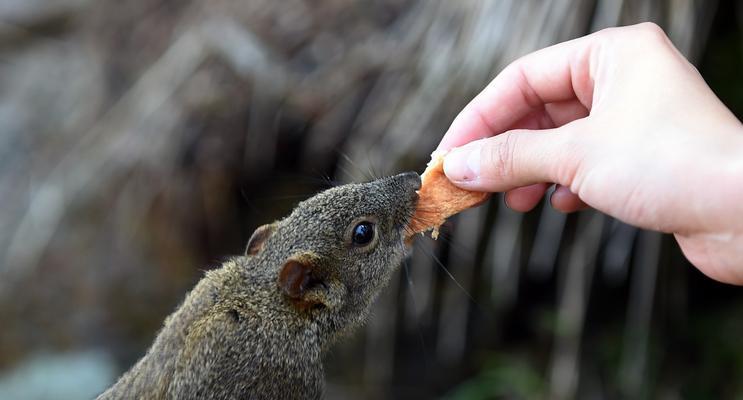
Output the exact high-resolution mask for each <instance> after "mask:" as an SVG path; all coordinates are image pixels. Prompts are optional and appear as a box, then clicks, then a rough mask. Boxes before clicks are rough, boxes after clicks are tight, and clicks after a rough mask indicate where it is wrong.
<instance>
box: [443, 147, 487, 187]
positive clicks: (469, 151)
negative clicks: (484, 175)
mask: <svg viewBox="0 0 743 400" xmlns="http://www.w3.org/2000/svg"><path fill="white" fill-rule="evenodd" d="M444 173H445V174H446V177H447V178H449V179H450V180H452V181H454V182H471V181H474V180H477V178H479V177H480V147H479V146H464V147H460V148H456V149H454V150H452V151H451V152H450V153H449V154H447V155H446V158H445V159H444Z"/></svg>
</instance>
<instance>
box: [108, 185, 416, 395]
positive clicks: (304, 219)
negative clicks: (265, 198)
mask: <svg viewBox="0 0 743 400" xmlns="http://www.w3.org/2000/svg"><path fill="white" fill-rule="evenodd" d="M419 188H420V177H419V176H418V174H417V173H415V172H407V173H403V174H399V175H395V176H392V177H387V178H382V179H378V180H375V181H371V182H369V183H363V184H347V185H342V186H338V187H334V188H331V189H328V190H326V191H323V192H321V193H319V194H317V195H315V196H314V197H311V198H309V199H307V200H305V201H303V202H301V203H299V205H298V206H297V207H296V208H295V209H294V210H293V211H292V213H291V214H290V215H289V216H288V217H286V218H284V219H281V220H279V221H276V222H274V223H271V224H268V225H263V226H261V227H259V228H258V229H256V231H255V232H254V233H253V234H252V236H251V238H250V240H249V241H248V244H247V248H246V250H245V255H244V256H239V257H235V258H232V259H230V260H228V261H226V262H225V263H224V264H223V265H222V266H221V267H220V268H218V269H215V270H211V271H208V272H207V273H206V274H205V276H204V277H203V278H202V279H201V281H199V283H197V284H196V286H195V287H194V289H193V290H192V291H191V292H190V294H188V295H187V297H186V299H185V300H184V302H183V303H182V304H181V305H180V307H179V308H178V309H177V310H176V311H175V312H174V313H173V314H171V315H170V316H169V317H168V318H167V319H166V320H165V323H164V326H163V328H162V330H161V331H160V332H159V334H158V335H157V338H156V339H155V341H154V343H153V344H152V346H151V347H150V349H149V350H148V351H147V353H146V354H145V356H144V357H143V358H142V359H140V360H139V361H138V362H137V363H136V364H135V365H134V366H133V367H132V368H131V369H130V370H129V371H128V372H126V373H125V374H124V375H123V376H121V378H120V379H119V380H118V382H116V383H115V384H114V385H113V386H112V387H110V388H109V389H108V390H107V391H105V392H104V393H102V394H101V395H100V396H99V397H98V399H101V400H103V399H238V398H239V399H317V398H320V397H322V395H323V390H324V374H323V365H322V356H323V353H324V352H325V351H326V350H327V349H328V348H329V347H330V346H331V345H332V344H333V343H334V342H336V341H337V340H338V338H340V337H341V336H343V335H345V334H348V333H350V332H351V331H352V330H353V329H354V328H357V327H358V326H360V325H362V324H363V322H364V320H365V318H366V316H367V315H368V312H369V308H370V305H371V304H372V302H373V301H374V299H375V298H376V297H377V295H378V294H379V293H380V291H381V290H382V288H383V287H384V286H385V285H386V284H387V283H388V281H389V279H390V276H391V275H392V273H393V272H394V271H395V269H396V268H397V267H398V266H399V265H400V264H401V262H402V259H403V258H404V257H405V255H406V252H407V249H408V247H407V245H406V243H405V238H406V234H407V233H408V232H407V229H408V228H407V227H408V224H409V222H410V220H411V218H412V216H413V214H414V212H415V208H416V204H417V199H418V195H417V192H416V191H417V190H418V189H419Z"/></svg>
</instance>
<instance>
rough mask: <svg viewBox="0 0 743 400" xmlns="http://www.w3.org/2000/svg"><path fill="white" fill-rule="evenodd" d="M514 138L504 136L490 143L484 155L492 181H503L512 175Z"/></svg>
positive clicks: (510, 135)
mask: <svg viewBox="0 0 743 400" xmlns="http://www.w3.org/2000/svg"><path fill="white" fill-rule="evenodd" d="M516 143H517V140H516V136H515V135H512V134H504V135H502V137H499V138H497V139H496V140H493V141H491V145H490V146H489V148H488V151H487V155H486V157H487V158H486V162H487V165H488V166H489V167H490V172H491V175H492V179H496V180H505V179H507V178H509V177H511V176H513V174H514V172H515V171H514V160H513V158H514V155H515V154H516Z"/></svg>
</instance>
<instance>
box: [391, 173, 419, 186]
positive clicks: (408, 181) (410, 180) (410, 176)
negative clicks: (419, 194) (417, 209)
mask: <svg viewBox="0 0 743 400" xmlns="http://www.w3.org/2000/svg"><path fill="white" fill-rule="evenodd" d="M396 178H398V179H400V180H401V181H403V182H404V183H405V185H406V186H409V187H411V188H412V189H413V190H418V189H420V188H421V177H420V175H418V173H417V172H413V171H410V172H403V173H402V174H399V175H397V176H396Z"/></svg>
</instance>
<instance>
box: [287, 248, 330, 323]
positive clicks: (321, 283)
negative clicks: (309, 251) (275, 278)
mask: <svg viewBox="0 0 743 400" xmlns="http://www.w3.org/2000/svg"><path fill="white" fill-rule="evenodd" d="M278 284H279V289H281V292H282V293H283V294H284V295H285V296H286V297H288V298H289V300H291V301H292V303H294V305H296V306H297V307H298V308H300V309H302V310H306V309H311V308H315V307H317V306H322V307H333V306H335V305H337V304H338V301H339V299H338V298H337V297H338V296H337V295H336V293H335V292H336V291H335V290H333V287H334V285H332V284H331V283H330V282H325V279H324V278H323V277H322V274H321V273H319V271H318V270H317V268H315V266H314V263H313V262H312V258H311V257H302V256H299V257H292V258H290V259H289V260H287V261H286V262H285V263H284V265H283V266H282V267H281V271H279V282H278Z"/></svg>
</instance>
